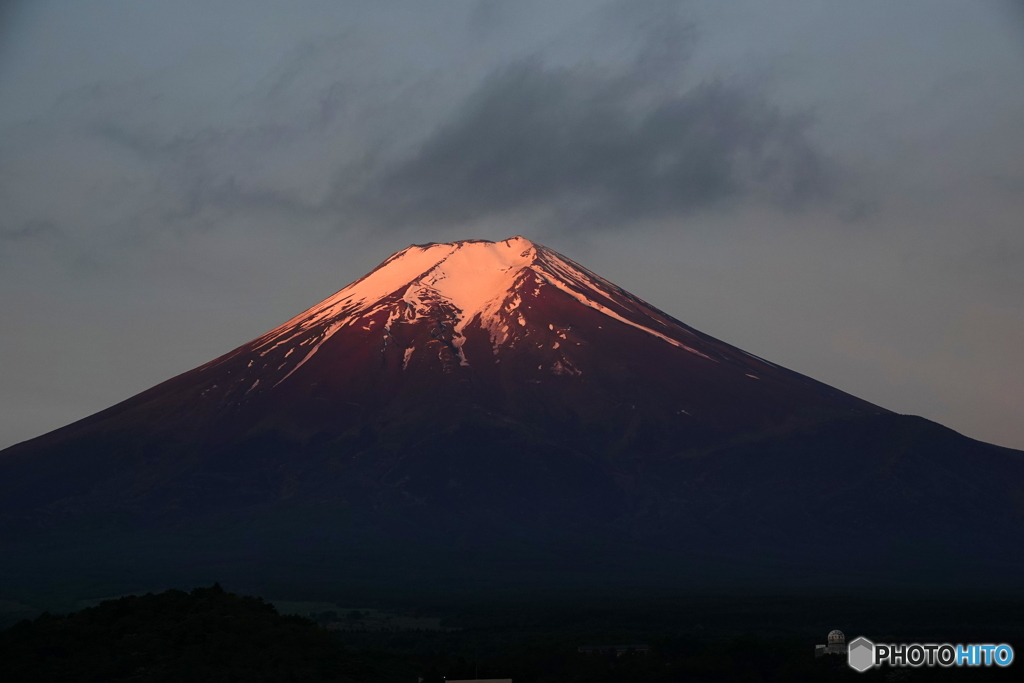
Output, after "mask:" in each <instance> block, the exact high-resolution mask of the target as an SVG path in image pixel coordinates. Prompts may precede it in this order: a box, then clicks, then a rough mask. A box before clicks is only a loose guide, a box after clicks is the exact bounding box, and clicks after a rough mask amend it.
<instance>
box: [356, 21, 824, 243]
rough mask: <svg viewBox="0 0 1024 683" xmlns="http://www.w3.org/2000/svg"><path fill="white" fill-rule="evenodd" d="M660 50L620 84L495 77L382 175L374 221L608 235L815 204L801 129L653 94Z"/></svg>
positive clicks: (709, 103)
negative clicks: (531, 217)
mask: <svg viewBox="0 0 1024 683" xmlns="http://www.w3.org/2000/svg"><path fill="white" fill-rule="evenodd" d="M667 42H669V41H667V40H666V39H665V38H664V37H663V38H662V40H661V42H660V46H659V49H658V50H656V51H653V52H648V53H645V54H644V55H643V58H642V59H640V60H638V61H637V62H635V64H634V68H633V69H631V70H629V71H628V72H627V73H624V74H614V73H609V72H604V71H601V70H599V69H596V68H588V67H575V68H568V67H566V68H558V67H548V66H546V65H544V64H543V63H542V62H541V61H540V60H539V59H536V58H534V59H529V60H525V61H520V62H518V63H515V64H513V65H511V66H509V67H506V68H503V69H500V70H498V71H497V72H495V73H494V74H492V75H491V76H490V77H489V78H488V79H487V80H486V81H485V82H484V83H483V84H482V85H481V86H480V88H479V89H478V90H477V91H476V92H475V93H473V94H472V95H471V96H470V97H469V98H468V99H467V101H466V102H465V103H464V105H463V106H462V107H461V109H460V110H459V111H458V112H457V113H456V115H455V116H454V117H453V119H452V120H450V121H449V122H447V123H445V124H443V125H442V126H440V127H439V128H438V129H437V130H436V132H434V133H433V134H432V135H431V136H430V137H428V138H427V139H426V140H425V142H423V144H422V145H421V146H420V147H419V148H418V150H417V151H416V152H415V153H414V154H413V155H412V156H411V157H409V158H408V159H406V160H405V161H404V162H402V163H399V164H396V165H394V166H393V167H391V168H390V169H388V170H386V171H385V172H384V173H383V174H382V175H381V177H380V179H379V181H378V183H377V185H376V187H375V188H374V191H375V193H376V196H375V197H374V198H373V199H374V200H375V202H376V204H375V206H374V208H375V209H377V210H380V211H381V212H382V213H383V214H384V215H385V217H386V220H388V221H390V222H392V223H397V224H403V223H406V222H409V221H413V220H415V221H416V222H418V223H423V222H451V221H471V220H476V219H481V218H485V217H488V216H492V215H496V214H506V213H513V212H518V211H524V210H526V211H529V210H534V209H541V210H548V211H552V212H553V213H554V214H555V217H556V218H557V220H558V221H559V222H560V223H562V224H568V225H575V224H579V223H580V222H582V221H585V222H587V223H588V224H595V223H596V224H604V225H609V224H611V223H618V222H622V221H629V220H634V219H644V218H658V217H663V216H666V215H673V214H682V213H687V212H690V211H693V210H696V209H701V208H705V207H710V206H712V205H715V204H720V203H722V202H726V201H730V200H736V199H742V198H751V197H755V198H759V199H762V200H767V201H770V202H773V203H775V204H778V205H782V206H786V207H795V206H800V205H802V204H804V203H806V202H808V201H810V200H812V199H815V198H818V197H821V196H823V195H824V194H826V192H827V190H828V176H829V174H828V170H827V169H828V164H827V163H826V160H825V159H824V157H823V155H822V154H821V153H820V152H819V151H818V150H817V149H816V148H815V146H814V145H813V144H812V143H811V142H810V140H809V138H808V135H807V129H808V126H809V124H810V119H809V117H807V116H805V115H800V114H787V113H784V112H782V111H780V110H779V109H778V108H777V107H775V106H773V105H772V104H771V103H770V102H769V101H768V99H767V98H766V97H765V96H764V95H763V94H761V93H759V92H757V91H755V90H752V89H748V88H742V87H739V86H735V85H730V84H728V83H726V82H722V81H706V82H702V83H699V84H696V85H692V86H690V87H688V88H683V89H675V90H673V89H670V88H668V87H666V85H665V84H664V83H663V81H662V79H661V78H660V75H661V74H662V73H663V70H664V64H665V60H666V59H667V57H666V56H665V55H666V53H667V52H669V51H668V50H667V49H666V47H665V45H666V43H667ZM651 61H653V62H655V63H656V64H657V67H656V68H647V64H648V63H649V62H651ZM652 74H653V76H652ZM654 76H657V78H655V77H654Z"/></svg>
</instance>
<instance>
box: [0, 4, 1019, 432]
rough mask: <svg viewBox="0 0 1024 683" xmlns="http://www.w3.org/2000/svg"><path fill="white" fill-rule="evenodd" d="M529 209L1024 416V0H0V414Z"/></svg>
mask: <svg viewBox="0 0 1024 683" xmlns="http://www.w3.org/2000/svg"><path fill="white" fill-rule="evenodd" d="M515 234H522V235H525V236H526V237H529V238H531V239H533V240H535V241H538V242H540V243H542V244H546V245H548V246H550V247H552V248H555V249H557V250H558V251H561V252H562V253H564V254H566V255H567V256H569V257H571V258H573V259H575V260H577V261H580V262H581V263H583V264H584V265H586V266H588V267H589V268H591V269H592V270H595V271H596V272H598V273H600V274H602V275H603V276H605V277H607V278H608V279H610V280H612V281H613V282H616V283H617V284H619V285H621V286H623V287H625V288H626V289H628V290H630V291H632V292H633V293H634V294H636V295H638V296H640V297H642V298H644V299H646V300H647V301H650V302H651V303H653V304H655V305H656V306H658V307H660V308H662V309H664V310H665V311H667V312H669V313H670V314H672V315H674V316H676V317H677V318H679V319H681V320H683V321H684V322H686V323H688V324H690V325H692V326H694V327H696V328H698V329H700V330H702V331H704V332H707V333H709V334H712V335H714V336H716V337H719V338H720V339H723V340H724V341H727V342H729V343H732V344H734V345H736V346H739V347H740V348H743V349H745V350H747V351H750V352H752V353H755V354H757V355H760V356H763V357H765V358H768V359H769V360H772V361H774V362H776V363H780V364H782V365H785V366H787V367H789V368H792V369H794V370H797V371H799V372H802V373H804V374H807V375H810V376H812V377H814V378H816V379H819V380H822V381H824V382H827V383H829V384H832V385H834V386H836V387H838V388H840V389H842V390H844V391H847V392H849V393H852V394H855V395H857V396H860V397H862V398H864V399H867V400H869V401H873V402H875V403H877V404H880V405H882V406H884V407H886V408H889V409H892V410H895V411H898V412H902V413H912V414H918V415H923V416H925V417H928V418H930V419H932V420H936V421H938V422H941V423H943V424H945V425H948V426H950V427H952V428H954V429H956V430H958V431H961V432H963V433H965V434H967V435H969V436H972V437H975V438H979V439H983V440H986V441H991V442H994V443H998V444H1002V445H1006V446H1012V447H1015V448H1024V353H1022V350H1024V10H1022V4H1021V3H1019V2H1014V1H1011V0H1002V1H997V0H991V1H986V0H958V1H955V2H954V1H946V0H901V1H900V2H892V1H891V0H858V1H857V2H824V1H821V0H776V1H775V2H771V3H768V2H761V1H756V0H750V1H742V0H736V1H733V0H716V1H715V2H712V1H711V0H707V1H705V2H669V1H659V0H654V1H651V2H645V1H641V0H628V1H626V0H623V1H620V2H607V1H604V2H590V1H582V0H579V1H571V0H562V1H560V2H557V3H553V2H547V1H546V0H536V1H530V0H516V1H511V0H509V1H501V0H480V1H476V2H454V1H451V0H444V1H443V2H442V1H440V0H438V1H436V2H429V3H428V2H423V1H422V0H416V1H409V2H386V1H380V2H376V1H375V2H339V1H324V2H312V1H310V2H302V1H298V2H261V1H258V0H236V1H220V2H219V1H215V0H196V1H193V0H174V1H173V2H172V1H169V0H165V1H162V2H156V1H146V0H124V1H122V2H117V1H109V2H95V1H91V0H76V1H75V2H58V1H53V2H48V1H46V0H32V1H31V2H28V1H25V2H20V3H19V2H6V3H3V4H0V325H2V334H0V358H2V359H3V372H2V373H0V377H2V380H0V447H3V446H7V445H10V444H13V443H15V442H18V441H21V440H24V439H27V438H30V437H33V436H36V435H38V434H41V433H44V432H46V431H48V430H50V429H54V428H56V427H59V426H62V425H64V424H66V423H68V422H70V421H73V420H75V419H78V418H81V417H84V416H86V415H89V414H91V413H93V412H95V411H97V410H100V409H102V408H105V407H107V406H109V405H112V404H113V403H115V402H117V401H119V400H122V399H124V398H127V397H128V396H130V395H132V394H135V393H137V392H139V391H141V390H143V389H146V388H148V387H149V386H152V385H153V384H156V383H157V382H160V381H162V380H164V379H167V378H169V377H171V376H173V375H175V374H178V373H180V372H184V371H186V370H189V369H191V368H193V367H195V366H197V365H200V364H202V363H204V362H206V361H208V360H210V359H211V358H213V357H215V356H218V355H220V354H222V353H224V352H226V351H228V350H230V349H231V348H234V347H235V346H238V345H240V344H242V343H244V342H246V341H248V340H250V339H252V338H254V337H256V336H258V335H260V334H262V333H263V332H265V331H267V330H268V329H270V328H272V327H274V326H276V325H278V324H280V323H281V322H283V321H284V320H286V319H288V318H290V317H291V316H293V315H295V314H296V313H298V312H300V311H301V310H304V309H305V308H307V307H308V306H310V305H312V304H314V303H316V302H317V301H319V300H321V299H323V298H324V297H326V296H327V295H329V294H331V293H333V292H334V291H336V290H338V289H340V288H341V287H342V286H344V285H346V284H347V283H349V282H350V281H352V280H354V279H356V278H358V277H360V276H361V275H363V274H364V273H365V272H366V271H368V270H369V269H371V268H372V267H374V266H375V265H377V264H378V263H379V262H380V261H382V260H383V259H384V258H386V257H387V256H388V255H389V254H391V253H392V252H394V251H397V250H399V249H402V248H404V247H406V246H408V245H409V244H410V243H422V242H429V241H448V240H452V239H461V238H469V237H479V238H489V239H504V238H506V237H510V236H512V235H515Z"/></svg>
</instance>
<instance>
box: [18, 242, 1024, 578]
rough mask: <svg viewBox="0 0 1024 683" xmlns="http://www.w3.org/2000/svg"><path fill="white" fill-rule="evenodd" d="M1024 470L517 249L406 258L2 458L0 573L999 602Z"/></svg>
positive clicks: (558, 258)
mask: <svg viewBox="0 0 1024 683" xmlns="http://www.w3.org/2000/svg"><path fill="white" fill-rule="evenodd" d="M1022 455H1024V454H1021V453H1020V452H1016V451H1011V450H1008V449H1002V448H998V447H996V446H991V445H988V444H983V443H980V442H977V441H973V440H970V439H967V438H965V437H963V436H961V435H959V434H956V433H955V432H952V431H950V430H947V429H945V428H943V427H941V426H939V425H935V424H934V423H930V422H927V421H925V420H922V419H921V418H914V417H907V416H901V415H896V414H894V413H892V412H890V411H887V410H885V409H883V408H880V407H878V406H874V405H872V404H870V403H868V402H866V401H863V400H861V399H858V398H856V397H853V396H850V395H848V394H845V393H843V392H841V391H838V390H837V389H834V388H832V387H829V386H827V385H824V384H822V383H820V382H817V381H815V380H812V379H810V378H807V377H804V376H802V375H800V374H798V373H795V372H792V371H790V370H787V369H785V368H782V367H779V366H778V365H775V364H773V363H771V362H769V361H766V360H764V359H761V358H758V357H756V356H753V355H751V354H749V353H746V352H744V351H742V350H740V349H737V348H735V347H733V346H730V345H728V344H725V343H723V342H721V341H718V340H716V339H714V338H712V337H709V336H708V335H705V334H703V333H701V332H698V331H697V330H694V329H692V328H690V327H688V326H686V325H685V324H683V323H681V322H679V321H678V320H675V319H674V318H672V317H671V316H669V315H667V314H666V313H664V312H662V311H659V310H658V309H656V308H654V307H653V306H651V305H649V304H647V303H646V302H644V301H643V300H641V299H639V298H637V297H635V296H633V295H632V294H630V293H628V292H626V291H624V290H622V289H621V288H619V287H617V286H615V285H614V284H612V283H610V282H608V281H607V280H604V279H603V278H601V277H599V276H598V275H596V274H594V273H592V272H590V271H589V270H587V269H586V268H584V267H582V266H580V265H579V264H577V263H575V262H573V261H571V260H570V259H568V258H566V257H565V256H562V255H561V254H558V253H557V252H555V251H553V250H551V249H548V248H546V247H543V246H541V245H538V244H535V243H533V242H530V241H529V240H527V239H524V238H522V237H514V238H512V239H508V240H505V241H502V242H489V241H484V240H465V241H460V242H453V243H446V244H426V245H413V246H410V247H409V248H407V249H405V250H403V251H400V252H398V253H396V254H394V255H393V256H391V257H390V258H388V259H387V260H386V261H384V262H383V263H382V264H381V265H380V266H378V267H377V268H376V269H375V270H373V271H372V272H370V273H369V274H368V275H366V276H365V277H363V278H362V279H360V280H357V281H356V282H354V283H352V284H351V285H349V286H348V287H346V288H344V289H342V290H341V291H339V292H338V293H336V294H335V295H333V296H331V297H329V298H327V299H326V300H324V301H322V302H321V303H319V304H317V305H316V306H314V307H312V308H310V309H309V310H307V311H305V312H304V313H302V314H300V315H298V316H296V317H295V318H293V319H291V320H289V321H288V322H286V323H284V324H283V325H281V326H280V327H277V328H275V329H274V330H271V331H270V332H268V333H267V334H265V335H263V336H261V337H259V338H257V339H255V340H253V341H251V342H249V343H248V344H245V345H243V346H241V347H239V348H237V349H235V350H233V351H231V352H229V353H227V354H225V355H224V356H221V357H220V358H217V359H215V360H213V361H211V362H209V363H207V364H206V365H203V366H201V367H198V368H196V369H194V370H191V371H189V372H186V373H184V374H182V375H179V376H178V377H175V378H173V379H170V380H168V381H166V382H164V383H162V384H159V385H157V386H155V387H153V388H151V389H149V390H147V391H145V392H143V393H141V394H139V395H137V396H134V397H132V398H130V399H128V400H126V401H124V402H122V403H119V404H117V405H115V406H113V407H111V408H109V409H107V410H104V411H102V412H100V413H97V414H95V415H93V416H91V417H88V418H86V419H84V420H81V421H79V422H76V423H74V424H71V425H68V426H67V427H64V428H62V429H58V430H56V431H54V432H51V433H50V434H46V435H43V436H41V437H39V438H37V439H33V440H31V441H27V442H25V443H22V444H18V445H16V446H14V447H11V448H9V449H7V450H5V451H2V452H0V544H2V547H3V548H4V550H5V551H6V552H5V553H4V557H5V559H3V560H0V570H3V571H5V572H7V573H8V574H9V575H10V576H12V577H14V581H15V582H18V581H22V582H27V583H31V582H32V581H34V580H38V577H40V576H54V575H56V576H61V577H64V578H68V577H83V576H88V577H98V578H97V579H96V580H100V581H109V582H111V583H110V585H112V586H113V585H115V584H116V583H117V577H118V576H120V575H123V574H124V573H125V572H127V573H129V574H131V575H132V576H133V577H136V578H137V577H142V576H147V577H155V578H154V580H157V579H160V580H167V581H170V580H173V579H174V577H181V576H197V577H201V578H204V579H205V578H207V576H208V575H209V574H210V573H211V572H214V573H216V574H217V575H216V576H215V577H214V578H218V579H221V580H224V579H225V578H228V577H230V576H245V577H248V579H249V580H251V581H253V582H255V583H256V584H260V582H268V581H270V582H272V581H285V582H287V581H295V582H301V581H302V580H306V581H321V582H324V583H330V582H332V581H345V582H350V583H354V584H358V585H365V586H369V587H376V588H379V589H382V590H383V589H388V588H389V587H391V588H393V587H395V586H410V585H422V586H428V587H433V588H439V587H443V586H451V585H452V582H458V585H460V586H470V585H478V586H481V587H484V586H487V585H493V584H501V585H515V586H525V585H548V586H554V585H560V584H569V583H571V584H575V585H580V584H581V583H584V584H593V585H604V584H606V583H608V582H612V583H616V584H623V585H631V584H649V585H655V584H657V585H663V586H676V587H678V586H680V585H684V584H685V585H691V586H692V585H694V584H698V585H701V584H708V585H710V584H716V583H725V584H730V585H732V584H743V585H758V584H765V585H784V584H795V585H802V584H808V585H810V584H814V585H821V584H827V583H828V582H829V581H834V580H836V577H837V576H842V577H845V578H844V579H842V580H845V581H847V582H848V583H849V584H850V585H868V584H871V585H896V584H899V583H900V582H911V583H931V584H936V585H953V584H955V585H970V584H971V583H972V582H974V581H976V580H978V579H979V577H985V580H986V581H989V582H995V583H996V584H998V583H999V582H1000V581H1003V582H1007V581H1009V579H1010V577H1011V576H1013V574H1012V572H1013V571H1016V569H1017V568H1020V567H1021V566H1024V562H1022V561H1021V560H1022V554H1021V551H1020V550H1019V548H1021V547H1022V544H1020V543H1019V541H1020V540H1022V532H1021V529H1022V528H1024V525H1022V524H1021V521H1024V519H1022V518H1024V457H1022ZM1008 541H1013V543H1010V542H1008ZM823 572H827V573H824V574H823ZM161 577H162V578H161ZM300 577H303V578H300Z"/></svg>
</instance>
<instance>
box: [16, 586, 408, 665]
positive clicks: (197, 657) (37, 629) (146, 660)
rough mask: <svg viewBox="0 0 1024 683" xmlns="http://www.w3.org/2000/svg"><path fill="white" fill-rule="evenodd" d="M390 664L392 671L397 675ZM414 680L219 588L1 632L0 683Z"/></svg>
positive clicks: (306, 623) (140, 599)
mask: <svg viewBox="0 0 1024 683" xmlns="http://www.w3.org/2000/svg"><path fill="white" fill-rule="evenodd" d="M396 665H397V666H396ZM385 680H405V681H410V682H411V681H415V680H416V676H415V674H414V671H413V670H412V669H411V668H409V665H405V663H403V662H401V661H395V659H394V658H393V657H390V656H387V655H386V654H381V653H374V652H368V651H362V652H356V651H354V650H351V649H349V648H346V647H344V646H343V644H342V643H341V642H340V641H339V640H338V639H337V638H334V637H332V635H331V634H330V633H328V632H327V631H325V630H324V629H322V628H321V627H319V626H317V624H316V623H315V622H313V621H311V620H308V619H304V618H301V617H296V616H281V615H279V614H278V613H277V610H275V609H274V607H273V605H270V604H268V603H266V602H264V601H263V600H261V599H259V598H254V597H247V596H240V595H234V594H232V593H228V592H226V591H224V590H223V589H222V588H221V587H220V585H218V584H214V585H213V586H212V587H210V588H196V589H195V590H193V591H191V592H189V593H186V592H184V591H180V590H169V591H166V592H164V593H160V594H158V595H153V594H147V595H142V596H129V597H124V598H119V599H116V600H108V601H105V602H103V603H101V604H100V605H98V606H96V607H91V608H88V609H84V610H82V611H80V612H76V613H72V614H68V615H52V614H43V615H41V616H39V617H38V618H37V619H35V620H34V621H27V620H26V621H22V622H20V623H18V624H15V625H14V626H12V627H11V628H9V629H7V630H6V631H4V632H3V633H0V681H5V682H7V683H16V682H20V681H32V682H33V683H36V682H39V681H97V682H98V681H147V682H148V681H154V682H155V681H385Z"/></svg>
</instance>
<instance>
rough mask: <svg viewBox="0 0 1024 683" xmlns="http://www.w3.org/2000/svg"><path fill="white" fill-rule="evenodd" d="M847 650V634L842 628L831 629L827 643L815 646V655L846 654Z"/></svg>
mask: <svg viewBox="0 0 1024 683" xmlns="http://www.w3.org/2000/svg"><path fill="white" fill-rule="evenodd" d="M846 651H847V646H846V636H845V635H843V632H842V631H840V630H838V629H837V630H835V631H829V634H828V638H827V643H826V644H825V645H815V646H814V656H815V657H820V656H822V655H845V654H846Z"/></svg>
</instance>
